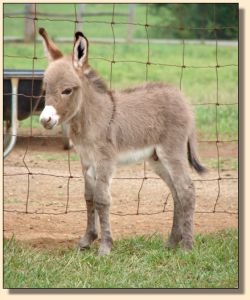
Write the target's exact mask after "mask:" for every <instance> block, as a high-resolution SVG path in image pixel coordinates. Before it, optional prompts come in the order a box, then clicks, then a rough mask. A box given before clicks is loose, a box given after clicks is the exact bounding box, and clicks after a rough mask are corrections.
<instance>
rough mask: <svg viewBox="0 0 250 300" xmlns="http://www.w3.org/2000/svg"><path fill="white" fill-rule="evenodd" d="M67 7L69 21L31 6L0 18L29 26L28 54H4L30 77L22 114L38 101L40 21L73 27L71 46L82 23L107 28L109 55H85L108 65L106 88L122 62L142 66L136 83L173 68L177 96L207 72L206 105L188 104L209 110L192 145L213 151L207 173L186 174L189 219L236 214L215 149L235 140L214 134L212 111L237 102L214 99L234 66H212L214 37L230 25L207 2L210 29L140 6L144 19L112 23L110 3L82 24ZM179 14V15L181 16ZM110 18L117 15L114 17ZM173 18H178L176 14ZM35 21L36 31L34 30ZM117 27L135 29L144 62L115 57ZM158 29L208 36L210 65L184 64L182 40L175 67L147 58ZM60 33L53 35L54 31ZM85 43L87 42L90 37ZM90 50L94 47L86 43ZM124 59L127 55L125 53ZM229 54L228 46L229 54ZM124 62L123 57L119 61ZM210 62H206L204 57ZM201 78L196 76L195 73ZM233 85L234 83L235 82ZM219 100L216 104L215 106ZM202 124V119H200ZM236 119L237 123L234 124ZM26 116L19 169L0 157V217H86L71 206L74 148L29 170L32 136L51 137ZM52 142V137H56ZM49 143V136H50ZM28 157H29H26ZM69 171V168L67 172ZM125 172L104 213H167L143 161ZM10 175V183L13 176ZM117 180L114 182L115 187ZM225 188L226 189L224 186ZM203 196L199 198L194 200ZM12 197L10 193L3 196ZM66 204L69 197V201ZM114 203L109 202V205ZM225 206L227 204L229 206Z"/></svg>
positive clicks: (230, 181) (75, 185) (164, 195)
mask: <svg viewBox="0 0 250 300" xmlns="http://www.w3.org/2000/svg"><path fill="white" fill-rule="evenodd" d="M72 7H73V10H74V17H73V18H69V17H68V15H66V16H64V18H63V19H61V18H60V17H58V16H57V17H56V18H52V17H51V16H49V15H48V16H45V15H44V14H41V13H39V11H38V7H37V5H35V6H34V11H33V12H32V13H31V14H30V15H29V16H25V15H23V16H17V15H15V14H13V15H12V14H11V13H8V14H6V15H5V16H4V21H5V20H6V19H17V18H22V19H24V20H25V19H29V20H30V21H32V24H33V25H32V26H33V31H34V33H35V35H34V39H33V51H32V52H33V53H32V55H27V54H25V55H23V54H20V55H13V54H9V53H8V52H7V51H5V53H4V59H13V60H15V59H22V60H29V61H30V62H31V70H32V72H33V76H32V86H31V94H29V95H28V94H25V93H17V96H18V97H19V96H23V97H25V98H26V99H27V101H29V103H30V114H31V115H33V114H34V107H33V105H32V100H34V99H39V97H40V96H37V94H36V93H35V92H34V86H35V76H34V74H35V70H36V64H37V62H38V61H40V60H44V57H43V56H41V57H40V56H39V55H38V51H37V45H38V43H40V42H39V41H38V40H37V36H36V35H37V32H38V27H39V26H40V24H41V23H42V22H45V21H46V22H52V23H53V22H60V21H62V22H63V23H64V24H65V26H67V25H66V24H68V23H72V24H73V30H72V41H73V36H74V32H75V31H77V30H78V29H79V28H82V30H83V32H84V28H85V26H86V24H92V25H93V26H104V25H105V26H106V25H107V26H110V29H111V33H112V37H111V39H112V45H111V47H110V48H109V50H110V51H111V52H110V53H111V54H110V55H109V57H98V56H91V57H90V62H94V61H95V60H101V61H103V62H105V63H106V70H107V68H108V70H109V71H108V72H107V74H108V82H109V87H110V89H113V88H114V74H115V72H116V71H117V68H119V66H122V65H124V64H129V68H131V70H132V69H133V66H134V65H140V66H141V67H142V68H143V69H144V81H149V80H151V78H152V77H151V73H153V70H152V68H154V67H157V68H164V72H166V73H167V72H171V71H170V70H172V69H176V70H178V72H179V76H178V78H177V77H176V78H175V80H176V82H178V85H179V87H180V89H181V90H183V91H184V93H185V75H186V72H187V71H189V70H205V71H206V70H207V72H214V81H213V82H214V91H213V93H214V96H215V97H214V101H208V102H196V103H192V105H193V107H194V109H195V107H204V108H205V110H204V111H203V112H204V114H206V109H210V108H212V109H213V112H214V117H213V122H212V123H211V124H208V126H211V127H213V128H214V133H213V138H210V139H204V138H202V136H201V137H199V143H200V145H201V144H204V145H205V147H206V145H208V144H212V145H214V147H215V157H214V159H215V166H214V171H213V172H210V175H208V176H205V177H202V178H200V177H197V176H195V175H193V178H194V181H195V184H196V190H197V203H198V205H197V206H198V207H197V209H196V214H232V215H237V214H238V201H237V182H238V174H237V172H233V174H231V175H230V176H228V174H225V172H223V171H222V167H221V161H222V158H221V152H223V147H224V145H225V144H233V145H236V148H237V143H238V138H237V136H230V138H226V139H225V138H223V135H221V133H220V121H221V120H220V117H221V113H220V108H221V107H228V106H232V107H234V108H235V110H237V107H238V102H237V99H234V101H231V102H230V103H227V102H226V101H224V100H223V95H222V97H221V96H220V91H221V88H220V82H221V81H220V71H221V70H226V71H225V72H227V73H228V74H230V72H231V70H232V69H236V70H237V68H238V64H237V63H222V62H221V61H220V54H219V51H220V45H219V42H218V32H219V31H220V32H221V31H223V30H230V29H234V30H235V29H236V30H238V27H235V26H230V24H229V25H228V26H220V23H219V21H218V20H217V19H216V8H217V6H216V4H214V5H213V12H212V13H213V16H214V24H213V26H210V27H203V26H201V27H192V26H187V25H186V24H185V22H184V21H183V20H182V19H181V20H180V24H178V25H177V24H176V25H169V24H160V25H159V24H154V25H152V24H151V23H150V19H149V10H150V4H146V5H143V9H144V10H145V13H144V21H142V20H141V21H140V22H137V21H134V22H129V21H128V20H127V21H124V22H123V21H119V20H118V21H117V19H116V13H117V9H118V8H119V4H112V11H111V15H110V16H108V17H107V18H106V19H105V20H103V19H102V20H98V18H97V19H95V20H90V19H87V18H84V19H83V20H80V19H79V14H78V11H77V5H76V4H72ZM236 9H237V11H236V17H238V15H237V12H238V8H237V7H236ZM185 13H187V11H185ZM117 14H118V13H117ZM180 15H182V16H183V19H184V18H185V14H184V12H183V13H181V14H180ZM38 23H39V26H38ZM119 25H126V26H128V25H130V26H134V27H140V28H143V30H144V33H145V37H146V38H145V40H146V43H145V45H144V51H145V56H144V59H140V60H135V59H121V58H120V56H119V57H118V55H117V51H118V47H119V42H118V39H117V36H116V27H117V26H119ZM157 28H158V29H159V28H167V29H168V30H169V31H171V30H179V31H180V32H184V31H202V32H205V31H208V32H210V33H211V35H213V41H214V46H210V47H214V48H213V63H212V64H211V63H209V64H203V65H198V64H197V65H196V64H195V63H189V62H188V61H189V60H188V59H187V58H188V56H189V55H190V53H189V52H190V50H189V49H188V44H189V43H188V40H186V39H185V36H184V37H183V38H182V40H181V43H180V47H181V51H180V57H179V63H165V62H161V61H159V60H154V57H152V54H151V52H152V51H151V48H152V44H151V36H150V30H151V29H157ZM58 35H60V32H58ZM90 41H91V37H90ZM167 47H168V46H167V45H162V46H161V51H162V52H164V51H165V49H166V48H167ZM93 48H94V45H93ZM128 55H129V54H128ZM228 55H229V56H230V49H229V54H228ZM126 57H127V56H126ZM210 62H211V60H210ZM201 74H204V73H202V72H201ZM126 75H128V73H123V74H122V76H126ZM227 80H233V79H231V77H230V76H228V79H227ZM236 85H237V83H236ZM202 88H204V86H202V85H201V86H200V89H202ZM11 95H12V93H4V97H6V96H11ZM221 100H222V101H221ZM207 122H210V121H207ZM236 122H237V120H236ZM33 127H34V126H33V118H30V121H29V128H28V130H27V131H26V132H25V133H18V134H17V136H18V137H19V138H23V141H24V144H23V145H22V149H23V153H22V155H21V157H20V156H19V158H18V159H19V160H20V162H21V163H20V164H19V165H18V166H17V167H15V168H13V164H12V163H11V162H10V161H9V160H8V159H7V160H6V161H5V165H4V190H5V192H6V193H5V197H6V199H5V204H4V212H6V213H20V214H23V213H24V214H48V215H50V214H51V215H60V214H68V213H83V212H86V209H85V206H84V201H82V202H81V203H80V202H79V198H82V197H83V176H82V174H81V173H80V168H77V167H76V164H78V165H80V163H79V162H78V161H75V160H76V159H75V157H74V156H73V154H74V150H72V149H69V150H67V151H66V152H67V154H64V156H63V164H61V163H59V164H58V162H57V160H55V161H53V160H51V161H50V167H49V169H47V170H45V171H44V169H43V168H42V161H39V160H38V163H39V164H41V165H40V166H38V167H36V168H34V163H30V159H28V156H29V155H30V154H31V152H32V149H33V142H34V140H36V139H41V140H43V139H44V140H45V139H51V138H52V137H51V135H50V134H49V135H48V134H47V133H44V132H43V133H42V134H41V133H37V132H36V130H34V128H33ZM59 138H60V137H59ZM53 139H55V136H54V137H53ZM34 159H36V158H34ZM73 169H74V170H73ZM124 170H125V171H121V172H118V175H117V176H116V177H115V178H114V184H117V187H116V189H115V195H113V198H117V199H120V198H123V199H124V200H123V201H120V200H119V201H118V202H119V203H117V205H114V208H113V209H112V211H111V214H114V215H119V216H126V215H153V214H162V213H167V212H172V211H173V205H172V202H171V201H170V200H169V199H170V197H171V194H170V192H169V191H168V190H167V188H166V187H163V185H162V183H160V178H158V177H157V176H156V175H154V174H153V173H152V171H151V170H150V169H149V167H148V165H147V163H146V162H144V163H142V164H139V165H136V167H135V169H133V170H134V171H133V172H131V171H129V170H130V169H128V168H127V167H126V168H125V169H124ZM11 178H15V179H16V181H15V185H13V183H12V182H11ZM17 178H18V179H17ZM118 182H121V184H120V183H118ZM225 183H226V184H225ZM210 184H213V186H214V187H215V188H213V189H212V192H211V189H209V185H210ZM37 185H38V186H39V187H38V188H37V187H36V190H40V192H41V195H39V194H38V195H36V196H35V198H36V201H34V195H33V190H34V186H37ZM149 185H153V189H152V190H150V189H149ZM48 186H50V188H51V189H53V187H54V188H55V189H57V190H58V188H59V189H60V195H59V196H58V199H59V198H61V199H62V201H60V200H58V201H55V203H52V204H51V201H50V199H48V198H49V197H50V196H51V195H52V194H51V193H52V192H51V191H50V190H48V188H47V187H48ZM231 188H233V189H234V190H235V193H234V196H233V198H234V199H233V200H232V196H231V197H229V198H228V199H225V197H224V200H223V203H221V202H220V201H221V193H222V192H223V193H224V192H225V191H226V190H228V193H230V189H231ZM128 189H132V190H133V196H132V199H131V200H130V199H129V198H130V197H131V194H130V193H128V191H127V190H128ZM42 190H43V191H46V193H47V196H46V197H45V196H44V195H45V194H44V192H42ZM202 194H203V195H202ZM204 194H205V196H206V200H205V202H204V203H203V204H202V205H199V197H203V198H204ZM11 195H12V196H11ZM20 195H22V197H21V198H22V201H21V200H20V201H21V206H20V203H19V204H17V203H16V202H18V198H20ZM9 197H12V198H15V199H16V200H15V201H12V202H13V203H10V202H8V199H7V198H9ZM157 197H158V198H159V201H157V200H154V199H152V198H157ZM72 199H73V200H72ZM115 201H116V200H115V199H114V202H115ZM230 202H231V203H230Z"/></svg>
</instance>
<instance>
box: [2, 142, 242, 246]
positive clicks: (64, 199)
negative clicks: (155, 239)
mask: <svg viewBox="0 0 250 300" xmlns="http://www.w3.org/2000/svg"><path fill="white" fill-rule="evenodd" d="M71 154H72V155H71V158H72V160H71V161H70V163H69V162H68V151H64V150H63V149H62V145H61V141H60V139H58V138H32V139H31V140H29V139H27V138H19V139H18V142H17V145H16V147H15V149H14V151H13V152H12V153H11V154H10V156H9V157H8V158H7V159H6V160H5V161H4V174H5V175H6V176H4V209H5V210H6V211H5V212H4V236H5V237H6V238H10V237H11V236H12V235H13V234H14V235H15V237H16V239H18V240H22V241H25V242H27V243H29V244H31V245H33V246H36V247H43V248H51V247H57V246H58V245H64V246H65V245H66V246H69V247H73V245H74V244H75V243H76V241H77V240H78V239H79V238H80V236H81V235H82V234H83V232H84V228H85V224H86V213H85V204H84V201H83V193H84V184H83V183H84V180H83V178H82V177H81V167H80V162H79V161H78V160H77V156H76V155H75V154H74V151H71ZM200 154H201V155H200V156H201V157H202V160H205V159H209V158H216V156H217V149H216V146H215V144H214V143H202V144H200ZM220 155H221V157H222V158H232V157H233V158H237V155H238V154H237V144H233V143H222V144H221V145H220ZM27 168H28V169H27ZM28 170H29V172H30V174H32V175H29V182H28V175H27V172H28ZM143 170H144V168H143V163H138V164H136V165H134V166H126V167H122V168H120V169H118V171H117V173H116V175H115V178H123V179H114V180H113V185H112V199H113V203H112V210H111V212H112V214H111V225H112V230H113V236H114V238H115V239H119V238H122V237H127V236H131V235H143V234H147V235H148V234H154V233H159V234H161V235H162V236H163V237H164V238H165V237H166V236H167V234H168V233H169V231H170V229H171V225H172V209H173V203H172V198H171V196H169V197H168V195H169V190H168V188H167V187H166V186H165V184H164V183H163V182H162V181H161V180H160V179H158V178H156V177H157V176H156V175H155V174H154V173H153V172H152V171H151V170H150V168H149V167H148V166H147V165H146V177H147V178H148V179H146V180H144V182H143V187H142V189H141V193H140V198H139V200H140V202H139V205H138V192H139V190H140V187H141V184H142V179H141V178H143V177H144V171H143ZM191 174H192V178H193V179H194V180H195V186H196V194H197V203H196V212H197V213H196V214H195V232H196V233H198V232H213V231H217V230H220V229H223V228H228V227H237V225H238V219H237V214H235V213H237V209H238V181H237V176H238V174H237V171H234V170H229V169H222V170H221V172H220V176H221V178H222V179H221V180H219V184H218V180H217V179H218V171H217V170H210V171H209V173H208V174H207V175H206V176H204V177H203V178H200V177H199V176H197V175H196V174H195V173H193V172H192V173H191ZM7 175H8V176H7ZM69 175H71V176H72V177H71V178H70V179H69ZM131 177H133V178H137V179H129V178H131ZM124 178H128V179H124ZM200 179H202V180H207V181H200ZM218 193H219V198H218ZM217 198H218V201H216V200H217ZM166 200H167V201H166ZM138 206H139V211H138ZM215 206H216V207H215ZM214 207H215V208H216V212H215V213H213V210H214ZM26 209H27V210H28V212H29V213H28V214H26V213H16V212H8V211H7V210H11V211H21V212H25V211H26ZM66 211H67V213H65V212H66ZM137 212H138V213H139V214H138V215H137ZM203 212H206V213H203ZM224 212H227V213H224ZM230 212H231V213H232V214H230Z"/></svg>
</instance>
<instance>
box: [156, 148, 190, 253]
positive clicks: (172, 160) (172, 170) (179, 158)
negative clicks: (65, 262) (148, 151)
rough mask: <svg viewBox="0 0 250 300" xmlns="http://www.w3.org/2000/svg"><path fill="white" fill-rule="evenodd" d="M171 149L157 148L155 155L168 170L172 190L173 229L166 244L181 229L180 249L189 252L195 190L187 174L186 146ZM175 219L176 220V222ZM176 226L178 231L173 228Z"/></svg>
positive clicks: (169, 242) (172, 239) (171, 240)
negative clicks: (173, 203)
mask: <svg viewBox="0 0 250 300" xmlns="http://www.w3.org/2000/svg"><path fill="white" fill-rule="evenodd" d="M178 146H179V147H178V149H173V148H171V147H168V145H166V146H165V147H158V149H157V151H156V153H157V155H158V157H159V159H160V160H161V162H162V164H163V165H164V166H166V168H167V169H168V173H169V176H170V178H171V183H172V186H173V187H172V190H173V191H174V202H175V207H174V210H175V213H174V222H173V229H172V233H171V235H170V238H169V240H168V244H170V245H171V243H172V242H173V241H174V239H175V238H176V232H178V230H179V227H180V228H182V230H181V231H182V241H181V247H182V248H183V249H186V250H189V249H192V247H193V243H194V242H193V215H194V209H195V188H194V184H193V181H192V180H191V178H190V176H189V174H188V162H187V158H186V155H187V153H186V152H187V149H186V144H185V143H182V144H180V145H178ZM176 219H177V220H176ZM175 224H178V230H176V228H175V226H176V225H175Z"/></svg>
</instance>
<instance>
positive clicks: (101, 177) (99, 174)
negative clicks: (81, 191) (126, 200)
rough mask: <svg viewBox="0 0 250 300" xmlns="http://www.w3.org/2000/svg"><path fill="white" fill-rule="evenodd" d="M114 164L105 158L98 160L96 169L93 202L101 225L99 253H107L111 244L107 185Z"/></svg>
mask: <svg viewBox="0 0 250 300" xmlns="http://www.w3.org/2000/svg"><path fill="white" fill-rule="evenodd" d="M114 165H115V164H114V163H113V161H107V160H105V161H102V162H99V163H98V166H97V169H96V186H95V193H94V203H95V208H96V210H97V212H98V215H99V219H100V225H101V246H100V248H99V255H106V254H109V252H110V250H111V248H112V245H113V239H112V236H111V230H110V223H109V210H110V204H111V195H110V191H109V187H110V183H111V179H112V174H113V171H114Z"/></svg>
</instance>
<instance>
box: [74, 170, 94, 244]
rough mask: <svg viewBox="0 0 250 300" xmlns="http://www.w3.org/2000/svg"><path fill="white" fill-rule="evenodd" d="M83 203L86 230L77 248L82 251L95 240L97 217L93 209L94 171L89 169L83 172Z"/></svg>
mask: <svg viewBox="0 0 250 300" xmlns="http://www.w3.org/2000/svg"><path fill="white" fill-rule="evenodd" d="M84 178H85V201H86V207H87V228H86V233H85V235H84V237H83V238H82V239H81V240H80V242H79V245H78V248H79V249H80V250H84V249H87V248H89V246H90V245H91V243H92V242H93V241H94V240H95V239H97V237H98V232H97V221H98V215H97V211H96V210H95V207H94V202H93V201H94V189H95V171H94V168H93V167H90V168H89V169H88V170H87V171H86V172H85V176H84Z"/></svg>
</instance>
